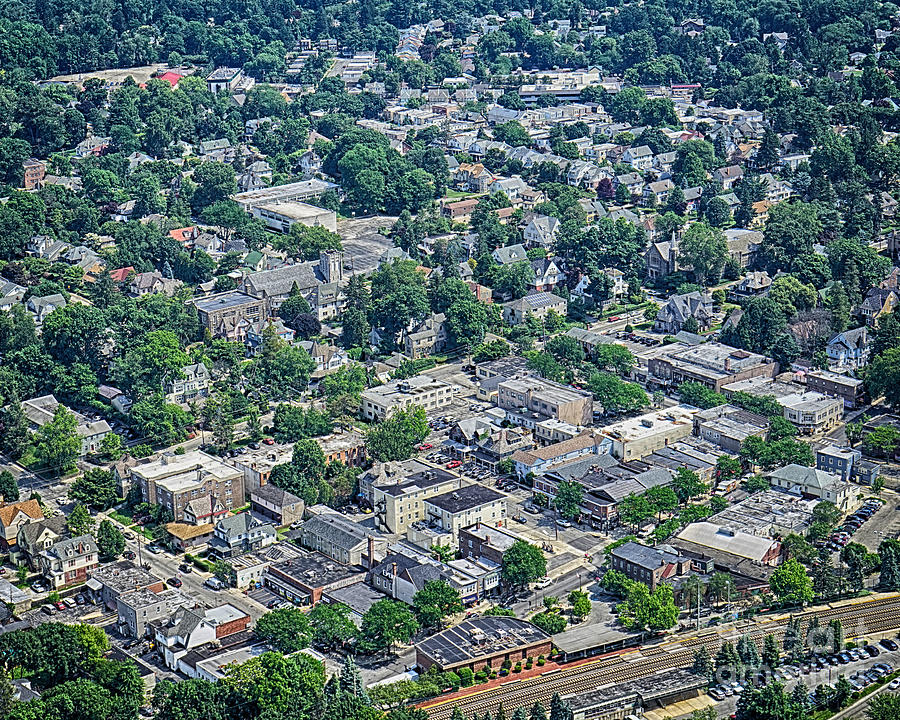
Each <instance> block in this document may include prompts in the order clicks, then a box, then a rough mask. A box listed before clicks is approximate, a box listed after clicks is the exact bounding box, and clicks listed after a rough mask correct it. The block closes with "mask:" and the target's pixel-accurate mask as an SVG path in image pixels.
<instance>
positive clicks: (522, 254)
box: [491, 243, 528, 265]
mask: <svg viewBox="0 0 900 720" xmlns="http://www.w3.org/2000/svg"><path fill="white" fill-rule="evenodd" d="M491 257H492V258H494V262H496V263H497V264H499V265H512V264H513V263H517V262H523V261H525V260H527V259H528V253H527V252H526V250H525V246H524V245H522V244H521V243H516V244H515V245H507V246H506V247H498V248H497V249H496V250H494V252H493V253H491Z"/></svg>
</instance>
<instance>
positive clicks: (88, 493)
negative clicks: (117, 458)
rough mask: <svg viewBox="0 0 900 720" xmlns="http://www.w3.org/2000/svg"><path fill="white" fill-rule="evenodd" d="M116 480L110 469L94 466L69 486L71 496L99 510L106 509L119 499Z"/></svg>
mask: <svg viewBox="0 0 900 720" xmlns="http://www.w3.org/2000/svg"><path fill="white" fill-rule="evenodd" d="M117 495H118V493H117V492H116V481H115V478H113V474H112V473H111V472H110V471H109V470H103V469H101V468H92V469H90V470H87V471H86V472H85V473H84V475H82V476H81V477H79V478H77V479H76V480H75V482H74V483H72V486H71V487H70V488H69V497H71V498H72V499H73V500H76V501H77V502H80V503H82V504H84V505H87V506H89V507H92V508H96V509H97V510H106V509H107V508H110V507H112V506H113V505H115V504H116V501H117V500H118V497H117Z"/></svg>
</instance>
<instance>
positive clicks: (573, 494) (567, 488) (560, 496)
mask: <svg viewBox="0 0 900 720" xmlns="http://www.w3.org/2000/svg"><path fill="white" fill-rule="evenodd" d="M583 496H584V488H582V487H581V484H580V483H578V482H577V481H575V480H573V481H568V480H562V481H561V482H560V483H559V487H558V488H557V491H556V498H555V500H554V503H555V504H556V511H557V512H558V513H559V514H560V515H561V516H562V517H564V518H566V519H568V520H572V519H573V518H575V517H577V516H578V515H579V514H580V513H581V500H582V498H583Z"/></svg>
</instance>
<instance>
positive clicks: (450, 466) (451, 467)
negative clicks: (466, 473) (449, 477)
mask: <svg viewBox="0 0 900 720" xmlns="http://www.w3.org/2000/svg"><path fill="white" fill-rule="evenodd" d="M460 465H462V462H460V461H459V460H451V461H450V462H448V463H447V469H448V470H455V469H456V468H458V467H459V466H460Z"/></svg>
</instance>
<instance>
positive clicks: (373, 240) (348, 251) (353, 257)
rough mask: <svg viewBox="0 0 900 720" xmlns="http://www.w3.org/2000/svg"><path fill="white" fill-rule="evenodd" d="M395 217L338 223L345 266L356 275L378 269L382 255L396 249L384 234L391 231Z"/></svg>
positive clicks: (368, 218) (374, 217)
mask: <svg viewBox="0 0 900 720" xmlns="http://www.w3.org/2000/svg"><path fill="white" fill-rule="evenodd" d="M396 221H397V218H396V217H395V216H391V215H375V216H373V217H363V218H353V219H349V220H341V221H340V222H338V226H337V232H338V235H340V236H341V242H342V244H343V246H344V264H345V265H347V266H349V267H350V268H352V270H353V272H354V273H358V272H369V271H370V270H374V269H375V268H376V267H378V260H379V259H380V258H381V255H382V253H384V251H385V250H388V249H389V248H392V247H394V243H393V242H391V240H389V239H388V238H387V237H385V235H383V234H382V232H383V231H384V232H386V231H388V230H390V229H391V228H392V227H393V226H394V223H395V222H396Z"/></svg>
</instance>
